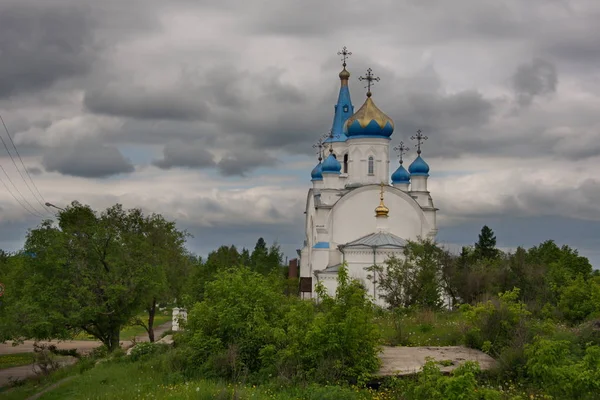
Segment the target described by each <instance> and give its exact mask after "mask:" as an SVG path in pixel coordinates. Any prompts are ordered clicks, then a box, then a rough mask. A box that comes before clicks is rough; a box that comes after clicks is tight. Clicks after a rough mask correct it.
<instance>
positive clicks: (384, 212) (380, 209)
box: [375, 182, 390, 217]
mask: <svg viewBox="0 0 600 400" xmlns="http://www.w3.org/2000/svg"><path fill="white" fill-rule="evenodd" d="M389 212H390V209H389V208H387V207H386V206H385V204H383V182H382V183H381V192H380V196H379V205H378V206H377V207H376V208H375V216H376V217H387V216H388V214H389Z"/></svg>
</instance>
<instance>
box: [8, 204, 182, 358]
mask: <svg viewBox="0 0 600 400" xmlns="http://www.w3.org/2000/svg"><path fill="white" fill-rule="evenodd" d="M184 239H185V235H184V234H182V233H181V232H179V231H177V230H176V229H175V226H174V224H173V223H170V222H167V221H165V220H164V219H162V217H160V216H157V215H151V216H148V217H145V216H144V215H143V214H142V212H141V210H139V209H132V210H127V211H126V210H123V208H122V207H121V206H120V205H118V204H117V205H115V206H113V207H110V208H108V209H106V210H105V211H104V212H102V213H101V214H99V215H98V214H97V213H96V212H94V211H93V210H92V209H91V208H90V207H88V206H83V205H81V204H79V203H77V202H73V203H72V204H71V205H70V206H69V207H67V208H66V209H65V210H64V211H61V212H60V214H59V223H58V226H56V225H54V224H53V223H52V221H44V222H43V223H42V224H41V225H40V226H39V227H38V228H36V229H33V230H31V231H29V233H28V235H27V240H26V243H25V248H24V251H23V252H22V253H20V254H18V255H15V256H14V257H13V258H14V268H11V276H10V291H7V295H6V296H5V300H6V305H5V307H3V308H4V311H3V314H2V316H1V318H2V319H3V322H5V326H7V329H6V331H5V332H9V333H8V334H6V335H5V337H4V339H5V338H6V337H13V338H19V337H21V338H22V337H24V338H35V339H53V338H58V339H67V338H71V337H73V336H74V335H76V334H77V333H79V332H81V331H83V332H86V333H87V334H89V335H92V336H94V337H95V338H97V339H98V340H100V341H102V343H104V344H105V345H106V346H107V348H108V349H110V350H111V351H113V350H115V349H117V348H118V347H119V334H120V330H121V328H122V327H123V326H125V325H127V324H128V323H129V321H131V319H132V318H133V317H134V316H136V315H137V314H138V312H140V311H142V310H143V309H144V308H146V307H145V306H147V305H148V304H149V303H153V302H154V303H155V301H154V300H156V299H159V298H161V296H166V295H167V293H169V291H170V289H169V285H168V283H167V282H168V281H169V280H168V279H167V275H168V274H174V275H179V276H180V277H181V274H182V272H181V269H179V268H180V264H178V260H179V258H177V255H181V253H182V252H183V250H184V249H183V242H184ZM169 246H170V247H169ZM172 269H177V271H178V272H177V273H174V272H173V271H171V270H172ZM173 280H174V279H171V281H173ZM176 291H177V289H174V291H172V292H170V293H175V292H176ZM3 300H4V299H3Z"/></svg>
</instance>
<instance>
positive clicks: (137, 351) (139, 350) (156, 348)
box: [130, 342, 169, 361]
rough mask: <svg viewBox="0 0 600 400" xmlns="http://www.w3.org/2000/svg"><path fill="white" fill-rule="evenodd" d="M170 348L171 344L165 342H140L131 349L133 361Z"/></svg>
mask: <svg viewBox="0 0 600 400" xmlns="http://www.w3.org/2000/svg"><path fill="white" fill-rule="evenodd" d="M168 348H169V346H168V345H166V344H163V343H151V342H143V343H138V344H136V345H135V346H134V347H133V348H132V349H131V354H130V357H131V361H138V360H140V359H142V358H145V357H147V356H149V355H154V354H158V353H164V352H165V351H166V350H167V349H168Z"/></svg>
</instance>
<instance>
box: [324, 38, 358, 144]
mask: <svg viewBox="0 0 600 400" xmlns="http://www.w3.org/2000/svg"><path fill="white" fill-rule="evenodd" d="M351 54H352V53H351V52H349V51H348V49H346V46H344V48H343V49H342V50H341V51H340V52H338V55H341V56H342V61H343V62H344V63H343V64H342V65H343V67H344V69H343V70H342V72H340V93H339V95H338V101H337V104H336V105H335V106H334V110H335V113H334V115H333V124H332V126H331V133H332V136H331V137H329V138H328V139H327V140H326V141H325V142H326V143H331V142H345V141H346V140H347V139H348V138H347V137H346V134H345V133H344V123H345V122H346V120H347V119H348V118H349V117H350V116H351V115H352V114H354V106H353V105H352V100H351V99H350V89H349V88H348V79H349V78H350V72H348V71H347V70H346V58H348V56H349V55H351Z"/></svg>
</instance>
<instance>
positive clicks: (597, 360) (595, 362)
mask: <svg viewBox="0 0 600 400" xmlns="http://www.w3.org/2000/svg"><path fill="white" fill-rule="evenodd" d="M572 348H573V344H572V343H571V342H569V341H566V340H550V339H543V338H539V337H538V338H537V339H536V340H535V341H534V343H533V344H530V345H527V346H526V348H525V354H526V356H527V372H528V373H529V375H530V377H531V379H532V381H533V383H535V384H536V385H538V386H539V387H543V388H544V390H546V391H547V392H548V393H549V394H551V395H553V396H555V397H556V398H558V399H565V400H568V399H581V400H586V399H597V398H598V397H597V395H598V393H600V347H599V346H589V347H587V348H586V349H585V355H584V356H583V357H582V358H581V357H577V355H576V354H574V353H573V350H572Z"/></svg>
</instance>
